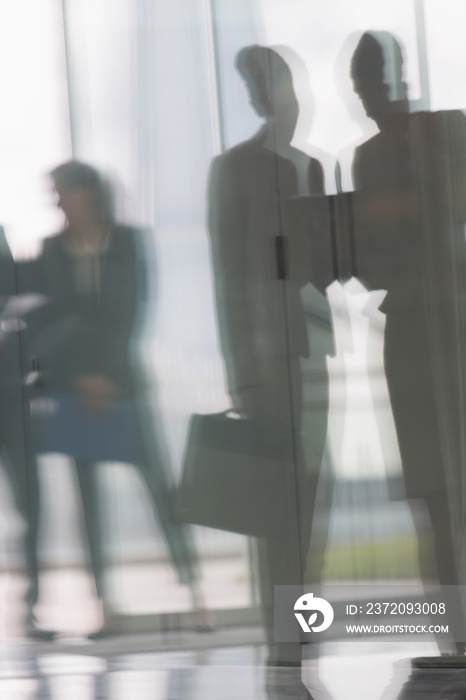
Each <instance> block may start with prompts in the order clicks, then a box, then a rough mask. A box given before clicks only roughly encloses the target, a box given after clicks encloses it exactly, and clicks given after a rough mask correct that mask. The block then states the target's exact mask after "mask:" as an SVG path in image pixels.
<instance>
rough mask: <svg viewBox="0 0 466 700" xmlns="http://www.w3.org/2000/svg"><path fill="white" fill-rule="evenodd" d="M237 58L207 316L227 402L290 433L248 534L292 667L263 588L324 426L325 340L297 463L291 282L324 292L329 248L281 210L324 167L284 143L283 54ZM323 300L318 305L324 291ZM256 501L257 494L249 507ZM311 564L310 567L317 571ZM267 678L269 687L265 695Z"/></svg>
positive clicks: (292, 548)
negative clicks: (278, 530) (279, 479)
mask: <svg viewBox="0 0 466 700" xmlns="http://www.w3.org/2000/svg"><path fill="white" fill-rule="evenodd" d="M236 67H237V69H238V70H239V72H240V73H241V75H242V77H243V78H244V80H245V82H246V86H247V89H248V92H249V95H250V101H251V106H252V108H253V109H254V110H255V111H256V112H257V114H258V115H259V116H261V117H263V118H264V125H263V127H262V128H261V129H260V130H259V132H258V133H257V134H256V135H255V136H253V138H251V139H250V140H248V141H245V142H244V143H241V144H239V145H237V146H235V147H234V148H231V149H230V150H228V151H226V152H225V153H224V154H223V155H221V156H219V157H218V158H216V159H215V160H214V162H213V164H212V168H211V173H210V189H209V230H210V235H211V242H212V256H213V265H214V276H215V293H216V303H217V314H218V325H219V332H220V341H221V347H222V352H223V356H224V360H225V367H226V375H227V382H228V391H229V393H230V396H231V400H232V404H233V406H234V408H235V409H236V410H237V411H238V412H240V413H243V414H245V415H247V416H250V417H251V418H257V419H261V418H263V419H264V420H267V419H269V420H275V421H276V422H277V423H279V424H280V426H282V427H283V426H285V427H286V428H287V429H288V430H289V431H291V432H292V435H293V441H294V454H291V453H290V457H289V460H290V461H289V464H288V465H287V466H288V469H289V470H290V476H293V474H294V476H293V478H294V479H295V484H296V494H297V500H296V498H295V499H294V501H293V504H292V505H290V507H289V517H288V522H287V524H286V526H285V528H284V531H283V536H282V537H277V538H275V539H274V538H264V539H261V540H259V541H258V549H259V584H260V591H261V599H262V606H263V611H264V618H265V626H266V632H267V640H268V644H269V665H294V664H296V665H299V664H300V661H301V649H300V645H298V644H291V643H289V644H276V643H274V637H273V587H274V585H276V584H283V585H286V584H295V585H299V584H300V583H302V581H303V574H304V569H305V567H306V556H307V553H308V548H309V540H310V532H311V524H312V518H313V511H314V502H315V495H316V487H317V480H318V476H319V470H320V467H321V462H322V455H323V450H324V446H325V440H326V433H327V410H328V379H327V367H326V360H325V356H326V353H328V352H331V348H329V347H326V348H325V349H323V350H320V352H316V353H315V355H314V356H313V359H314V360H315V365H314V367H315V372H314V376H315V379H314V381H315V386H316V387H317V389H316V391H317V392H319V401H318V402H316V403H317V408H316V409H315V411H314V413H313V426H312V430H313V432H312V445H311V446H310V447H311V449H310V450H309V452H308V454H309V456H308V458H307V461H305V460H304V457H303V449H302V443H301V435H300V429H301V416H302V377H301V370H300V357H308V356H309V341H308V336H307V329H306V322H305V317H304V312H303V307H302V304H301V299H300V290H301V289H302V288H303V287H304V286H305V285H306V284H307V283H313V284H314V286H315V287H317V289H319V290H320V292H321V293H324V290H325V288H326V287H327V285H328V284H329V283H330V282H331V273H330V264H329V258H328V255H327V253H328V249H327V247H326V245H325V244H322V245H320V242H319V241H318V237H319V236H322V234H323V232H322V230H319V229H316V230H315V231H314V232H313V231H312V225H311V223H310V222H307V224H308V225H307V228H306V227H299V226H298V227H296V228H294V227H293V226H292V225H290V222H289V216H288V214H287V212H289V204H290V200H292V198H294V197H296V196H297V195H323V174H322V168H321V166H320V164H319V162H318V161H317V160H315V159H313V158H310V157H309V156H307V155H306V154H305V153H302V152H301V151H298V150H297V149H295V148H293V147H292V146H291V139H292V138H293V133H294V131H295V128H296V123H297V119H298V114H299V105H298V102H297V99H296V95H295V90H294V86H293V79H292V74H291V71H290V68H289V66H288V64H287V63H286V62H285V61H284V60H283V58H282V57H281V56H280V55H279V54H278V53H277V52H276V51H274V50H272V49H269V48H264V47H260V46H253V47H247V48H245V49H243V50H242V51H241V52H240V53H239V54H238V56H237V60H236ZM291 204H292V202H291ZM277 236H278V237H283V240H282V242H283V248H284V275H285V278H286V279H284V280H282V279H279V277H280V270H279V269H278V270H277V249H276V237H277ZM280 240H281V239H279V242H280ZM278 256H279V257H280V250H279V251H278ZM278 267H280V265H278ZM323 305H324V307H325V308H326V309H328V305H327V301H326V300H324V301H323ZM330 345H331V343H330ZM284 497H285V495H284ZM260 509H261V503H260V494H258V498H257V512H258V514H260V512H261V511H260ZM319 574H320V572H318V571H313V572H311V575H313V576H314V577H315V579H316V580H319ZM297 677H298V684H299V682H300V681H299V673H298V676H297ZM272 685H273V683H272ZM272 685H271V686H270V688H269V694H270V697H275V695H274V692H278V691H273V688H272ZM293 697H294V696H293Z"/></svg>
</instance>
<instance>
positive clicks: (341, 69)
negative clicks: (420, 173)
mask: <svg viewBox="0 0 466 700" xmlns="http://www.w3.org/2000/svg"><path fill="white" fill-rule="evenodd" d="M0 20H1V21H0V100H1V102H0V115H1V116H0V123H1V129H0V223H1V224H2V225H3V226H4V229H5V233H6V237H7V240H8V243H9V246H10V248H11V250H12V252H13V254H14V257H15V259H16V260H25V259H31V258H34V257H35V256H36V255H38V253H39V252H40V250H41V243H42V240H43V239H44V238H45V237H47V236H49V235H51V234H52V233H54V232H56V231H58V230H59V229H60V228H61V227H62V225H63V219H62V217H61V214H60V212H58V211H57V209H56V208H55V207H54V198H53V195H52V194H51V188H50V182H49V179H48V177H47V173H48V172H49V171H50V170H51V169H52V168H53V167H55V166H56V165H58V164H59V163H62V162H64V161H66V160H69V159H70V158H76V159H79V160H82V161H84V162H88V163H90V164H92V165H93V166H95V167H96V168H98V169H99V170H101V171H102V172H104V173H105V174H107V175H108V177H109V178H110V179H111V181H112V182H113V183H114V184H115V186H116V191H117V208H118V218H119V219H121V220H123V221H125V222H129V223H131V224H134V225H137V226H140V227H144V228H146V229H148V230H149V231H150V232H151V236H152V237H153V242H154V250H155V251H156V258H157V259H156V260H155V254H154V259H148V260H147V261H146V263H147V265H148V269H149V271H150V272H152V274H150V275H149V277H150V280H151V282H150V293H149V294H148V300H147V308H145V310H144V311H145V313H144V319H145V322H144V333H143V340H142V342H141V343H140V344H139V345H138V347H137V348H136V351H137V353H138V355H139V357H140V361H141V362H142V363H143V365H144V367H145V370H146V372H147V377H148V381H149V382H152V385H153V392H154V396H155V395H156V396H157V401H158V404H159V407H160V411H161V416H162V419H163V426H164V430H165V434H166V437H167V441H168V446H169V451H170V456H171V461H172V467H173V470H174V472H175V475H176V476H177V478H178V477H179V475H180V472H181V466H182V460H183V453H184V446H185V440H186V435H187V430H188V424H189V419H190V416H191V415H192V414H193V413H201V414H202V413H215V412H218V411H222V410H225V409H228V408H229V407H230V399H229V396H228V392H227V389H226V384H225V376H224V369H223V358H222V353H221V350H220V346H219V339H218V331H217V321H216V312H215V305H214V296H213V271H212V263H211V259H210V248H209V239H208V233H207V229H206V206H207V200H206V187H207V179H208V172H209V166H210V163H211V161H212V159H213V158H214V157H215V156H216V155H218V154H219V153H221V152H223V151H224V150H226V149H228V148H231V147H232V146H234V145H235V144H238V143H240V142H242V141H244V140H245V139H247V138H249V137H251V136H252V135H253V134H254V133H255V131H256V130H257V128H258V127H259V126H260V119H259V117H257V115H256V114H255V113H254V112H253V111H252V110H251V108H250V105H249V102H248V95H247V93H246V90H245V89H244V84H243V81H242V80H241V78H240V76H239V75H238V73H237V71H236V70H235V67H234V61H235V56H236V54H237V52H238V51H239V50H240V49H241V48H242V47H244V46H246V45H251V44H263V45H265V46H272V47H277V50H278V51H279V52H282V55H283V56H286V51H287V50H289V49H291V50H292V51H293V52H295V53H296V54H297V55H298V56H299V57H300V59H301V61H302V64H303V65H302V66H301V72H300V73H297V74H295V87H296V92H297V95H298V99H299V97H300V95H302V100H303V104H306V105H307V107H308V109H307V111H306V113H304V112H303V113H302V114H301V115H300V119H301V122H302V123H301V128H299V127H298V130H297V133H296V135H295V142H294V143H296V144H298V143H299V147H300V148H301V149H302V150H303V149H304V150H306V152H307V153H309V154H310V155H313V156H314V157H316V158H318V159H319V160H320V162H321V163H322V165H323V167H324V173H325V191H326V193H327V194H335V193H336V192H338V191H345V192H351V191H352V190H353V182H352V176H351V162H352V157H353V153H354V149H355V148H356V147H357V146H358V145H360V144H361V143H363V142H364V141H366V140H367V139H368V138H369V137H370V136H372V135H374V134H375V133H376V132H377V127H376V125H375V123H374V122H373V121H371V120H370V119H368V117H367V116H366V114H365V112H364V110H363V108H362V106H361V104H360V103H359V101H358V99H357V97H356V95H355V94H354V92H353V88H352V83H351V80H350V74H349V61H350V57H351V54H352V52H353V50H354V48H355V46H356V44H357V42H358V40H359V37H360V36H361V34H362V32H363V31H365V30H367V29H373V30H385V31H388V32H390V33H392V34H393V35H394V36H396V37H397V38H398V39H399V40H400V43H401V44H402V45H403V47H404V52H405V53H404V58H405V62H404V70H405V76H406V81H407V83H408V86H409V95H410V104H411V109H412V111H419V110H432V111H435V110H451V109H462V108H463V107H464V106H465V105H466V85H465V84H464V75H463V73H464V69H463V67H464V65H465V64H466V44H465V42H464V36H463V31H464V30H463V27H464V22H465V21H466V8H464V6H463V3H462V2H461V0H442V2H439V1H438V0H377V2H374V1H373V0H351V2H348V0H330V1H329V0H287V2H286V3H285V2H283V1H282V0H234V1H233V0H170V2H166V1H165V0H40V2H38V1H37V0H15V2H14V3H12V2H10V1H9V0H0ZM296 75H298V76H299V75H300V76H301V79H299V78H296ZM337 163H338V167H337ZM327 296H328V299H329V301H330V305H331V309H332V322H333V328H334V332H335V338H336V354H335V356H334V357H329V358H328V368H329V372H330V421H329V434H328V441H327V448H326V453H325V459H324V467H323V477H322V479H321V485H320V492H319V498H318V507H317V515H316V522H317V524H318V523H319V522H322V523H323V525H322V528H323V530H325V529H326V527H327V521H328V523H329V535H328V539H327V540H326V543H325V565H324V579H325V580H326V581H344V582H347V581H361V582H363V581H373V580H379V581H387V580H391V581H406V582H407V583H413V582H418V581H419V568H418V562H417V540H416V531H415V528H414V525H413V520H412V514H411V510H410V508H409V507H408V505H407V503H406V501H405V500H403V486H402V473H401V465H400V456H399V452H398V447H397V440H396V433H395V428H394V423H393V417H392V412H391V408H390V402H389V398H388V390H387V384H386V380H385V376H384V369H383V355H382V352H383V334H384V323H385V316H384V314H383V313H381V312H380V311H379V310H378V306H379V305H380V303H381V301H382V299H383V296H384V292H381V291H378V292H371V293H369V292H368V291H366V289H365V288H364V286H363V285H362V284H361V283H360V282H359V281H357V280H355V279H351V280H350V281H348V282H347V283H346V284H345V285H342V284H340V283H338V282H334V283H333V284H332V285H331V286H330V287H329V288H328V290H327ZM302 301H303V305H304V308H305V309H306V308H307V309H308V327H309V333H310V334H314V336H313V337H314V338H316V337H317V336H318V334H319V333H320V334H323V335H325V333H326V332H328V330H325V329H323V330H322V328H321V327H320V326H318V324H317V330H316V328H315V327H313V324H315V300H314V301H313V296H312V291H310V290H303V291H302ZM306 304H307V307H306ZM368 306H369V307H370V308H371V309H372V311H371V313H370V314H368V313H367V308H368ZM363 310H365V312H364V313H363ZM316 334H317V335H316ZM324 341H325V338H322V342H324ZM317 342H319V341H317ZM369 358H370V360H369ZM306 363H310V364H309V365H307V364H306ZM302 371H303V376H304V378H305V383H304V394H305V406H306V376H307V375H306V373H308V374H309V376H311V375H312V360H303V362H302ZM311 390H312V386H311V380H309V387H308V396H307V401H308V403H309V404H310V403H312V395H311V394H312V391H311ZM304 410H306V408H305V409H304ZM309 410H310V409H309ZM381 426H382V428H381ZM99 479H100V480H101V483H102V485H103V493H105V494H106V496H105V503H104V506H105V511H104V512H105V523H106V524H105V527H106V548H107V562H108V578H109V582H110V589H111V596H112V605H113V607H114V609H115V610H116V611H117V613H118V614H119V615H121V617H122V619H126V624H127V625H129V626H130V627H131V629H133V630H136V631H138V630H140V631H141V630H142V631H144V630H147V629H149V628H150V624H160V620H161V619H162V617H163V615H173V614H178V613H183V612H187V611H189V610H190V605H191V603H190V599H189V593H188V591H187V590H186V589H185V588H184V587H182V586H180V585H179V584H178V583H177V580H176V576H175V573H174V571H173V569H172V566H171V564H170V561H169V557H168V555H167V552H166V545H165V544H164V541H163V538H162V536H161V535H160V533H159V531H158V526H157V523H156V522H155V521H154V519H153V516H152V512H151V508H150V505H149V503H148V501H147V497H146V494H145V491H144V488H143V486H142V484H141V482H140V478H139V476H138V473H137V472H136V470H134V469H133V468H132V467H131V466H130V465H127V464H119V463H118V464H117V463H106V464H102V465H99ZM0 480H1V488H0V596H1V603H2V605H1V610H0V634H2V635H3V638H4V639H11V638H15V637H17V636H18V634H20V621H19V614H18V612H17V609H18V606H19V605H20V599H21V595H22V586H23V587H24V585H25V583H24V571H23V568H24V567H23V554H22V544H21V537H22V533H23V531H24V526H23V524H22V521H21V518H20V517H19V515H17V513H16V510H15V506H14V502H13V497H12V494H11V489H10V486H9V483H8V479H7V478H6V476H5V475H3V474H2V473H1V472H0ZM40 481H41V494H42V499H43V507H42V516H41V525H40V561H41V564H42V566H43V574H42V577H43V581H44V585H43V589H42V591H43V592H42V593H41V600H40V604H39V609H40V612H41V618H42V619H44V620H47V623H50V625H51V626H52V627H54V628H55V629H58V630H59V631H62V632H63V633H65V632H66V633H67V634H68V633H69V634H70V635H78V634H85V633H87V632H88V631H90V630H92V629H93V628H95V627H96V626H97V624H98V621H99V619H100V618H99V614H100V613H99V610H98V609H97V604H96V602H95V594H94V591H93V584H92V579H91V577H90V575H89V574H88V572H87V570H86V567H85V564H86V561H87V554H86V546H85V544H83V542H82V537H81V534H80V520H81V518H82V515H81V512H80V504H79V502H78V499H77V497H76V484H75V475H74V471H73V469H72V467H71V464H70V463H69V460H67V458H65V457H64V456H62V455H57V454H50V455H48V454H47V455H43V456H41V458H40ZM329 484H332V486H331V487H330V486H329ZM332 492H333V493H332ZM393 493H397V494H398V496H399V497H398V498H396V499H394V498H393V497H391V496H390V494H393ZM319 518H320V520H319ZM429 536H430V535H429V532H428V529H427V527H426V537H429ZM195 537H196V543H197V546H198V551H199V556H200V560H201V569H202V589H203V593H204V596H205V600H206V604H207V607H208V608H209V609H210V610H212V611H214V614H216V616H217V619H219V620H221V622H222V624H223V625H226V626H232V627H235V628H237V629H238V630H239V632H238V635H239V636H238V638H237V639H238V642H241V640H242V639H243V638H242V636H241V629H242V627H244V628H245V629H246V628H247V627H248V628H249V627H250V626H251V625H254V624H259V619H260V618H259V604H258V591H257V575H256V551H255V543H254V540H252V539H251V538H247V537H244V536H241V535H236V534H230V533H226V532H221V531H216V530H210V529H208V528H201V527H197V528H195ZM313 537H314V538H315V544H314V549H315V548H317V549H318V547H319V527H318V525H317V526H316V528H315V529H314V534H313ZM12 601H13V603H12ZM15 601H16V607H15V604H14V602H15ZM161 616H162V617H161ZM128 620H129V621H128ZM148 620H150V624H149V622H148ZM245 634H246V633H245ZM248 634H249V633H248ZM248 638H249V637H248V636H247V634H246V636H245V637H244V639H245V640H247V639H248ZM83 697H84V695H83ZM374 697H375V696H374Z"/></svg>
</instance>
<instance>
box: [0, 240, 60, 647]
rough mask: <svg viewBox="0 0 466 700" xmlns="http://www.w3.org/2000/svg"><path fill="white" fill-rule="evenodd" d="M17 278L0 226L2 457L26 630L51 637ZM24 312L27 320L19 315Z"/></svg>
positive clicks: (22, 304)
mask: <svg viewBox="0 0 466 700" xmlns="http://www.w3.org/2000/svg"><path fill="white" fill-rule="evenodd" d="M17 282H18V280H17V266H16V263H15V262H14V260H13V257H12V255H11V252H10V249H9V247H8V243H7V240H6V237H5V234H4V231H3V228H0V457H1V460H2V464H3V466H4V468H5V470H6V473H7V474H8V477H9V481H10V484H11V487H12V491H13V495H14V499H15V503H16V506H17V508H18V510H19V512H20V513H21V515H22V517H23V518H24V521H25V525H26V532H25V552H24V553H25V560H26V573H27V577H28V587H27V590H26V595H25V603H26V614H25V619H24V629H25V632H26V634H28V635H29V636H31V637H36V638H38V639H43V640H50V639H52V638H53V636H54V633H53V632H52V631H50V630H45V629H41V628H40V626H39V625H38V624H37V622H36V619H35V616H34V606H35V605H36V603H37V602H38V598H39V567H38V562H37V534H38V521H39V483H38V475H37V464H36V460H35V455H34V454H33V452H32V451H31V445H30V442H29V437H30V422H29V409H28V406H27V389H26V388H25V387H24V386H23V370H22V362H21V346H22V337H23V336H24V333H25V331H26V328H27V313H25V312H27V310H28V308H29V307H33V306H34V301H33V300H32V301H31V302H28V300H26V299H24V298H21V297H19V296H18V289H17V287H18V283H17ZM24 315H25V316H26V321H25V320H23V318H22V316H24Z"/></svg>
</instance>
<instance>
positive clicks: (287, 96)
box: [236, 46, 299, 143]
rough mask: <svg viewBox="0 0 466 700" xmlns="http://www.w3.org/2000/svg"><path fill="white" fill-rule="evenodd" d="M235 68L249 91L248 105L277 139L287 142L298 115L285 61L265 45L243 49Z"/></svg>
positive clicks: (292, 132) (293, 90)
mask: <svg viewBox="0 0 466 700" xmlns="http://www.w3.org/2000/svg"><path fill="white" fill-rule="evenodd" d="M236 68H237V69H238V71H239V73H240V74H241V76H242V77H243V78H244V80H245V82H246V85H247V87H248V90H249V95H250V98H251V105H252V106H253V108H254V109H255V111H256V112H257V114H258V115H259V116H261V117H264V118H265V120H266V123H267V125H268V126H269V127H270V128H272V129H273V130H274V132H275V135H276V137H277V138H279V139H283V140H284V141H286V142H288V143H289V142H290V141H291V139H292V138H293V134H294V131H295V129H296V124H297V121H298V115H299V106H298V100H297V99H296V93H295V89H294V86H293V77H292V74H291V70H290V67H289V66H288V64H287V63H286V61H285V60H284V59H283V58H282V57H281V56H280V54H278V53H277V52H276V51H274V50H273V49H269V48H267V47H265V46H246V47H245V48H244V49H241V51H240V52H239V53H238V55H237V57H236Z"/></svg>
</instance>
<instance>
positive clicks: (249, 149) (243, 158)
mask: <svg viewBox="0 0 466 700" xmlns="http://www.w3.org/2000/svg"><path fill="white" fill-rule="evenodd" d="M260 153H263V154H264V155H267V153H268V151H267V150H266V149H265V148H263V146H262V142H261V140H260V139H258V138H252V139H248V140H247V141H241V143H237V144H235V145H234V146H231V148H227V149H226V150H225V151H223V153H220V154H219V155H217V156H215V158H214V159H213V160H212V165H213V166H214V167H225V168H227V167H228V166H234V165H236V164H241V163H244V162H247V161H249V160H250V159H251V157H256V156H257V155H258V154H260Z"/></svg>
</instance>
